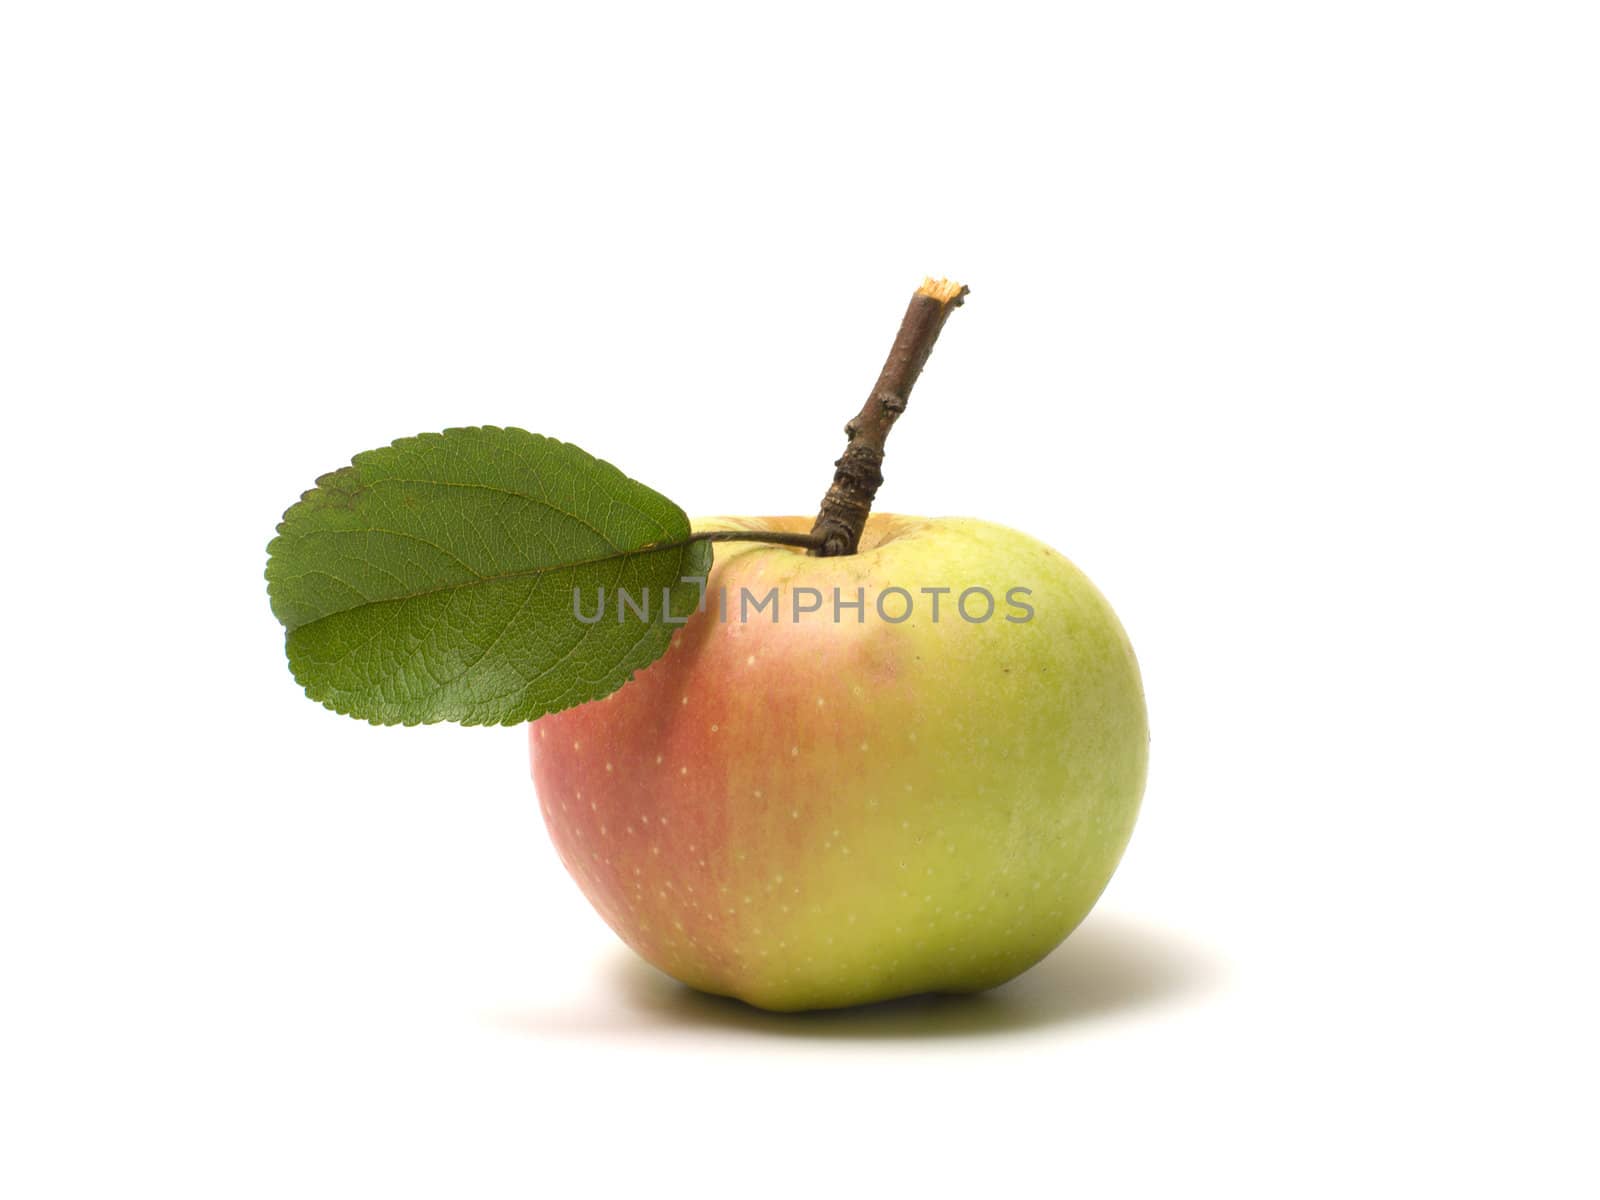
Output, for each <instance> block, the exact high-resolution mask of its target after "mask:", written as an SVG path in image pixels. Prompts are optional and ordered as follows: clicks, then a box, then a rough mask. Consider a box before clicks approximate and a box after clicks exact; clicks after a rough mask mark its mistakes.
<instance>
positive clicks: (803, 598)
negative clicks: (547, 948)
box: [529, 514, 1149, 1011]
mask: <svg viewBox="0 0 1600 1200" xmlns="http://www.w3.org/2000/svg"><path fill="white" fill-rule="evenodd" d="M810 527H811V520H810V518H798V517H796V518H763V519H759V520H755V519H744V518H721V519H717V520H714V521H699V522H696V523H695V528H696V529H707V530H710V529H767V530H783V531H805V530H807V529H809V528H810ZM774 587H776V588H777V589H778V596H777V602H776V604H775V605H766V606H763V607H760V608H755V607H754V606H755V605H756V604H757V602H759V601H762V600H764V599H767V598H768V593H769V592H770V590H771V589H773V588H774ZM835 588H837V589H839V596H840V598H841V600H842V601H843V602H844V605H845V607H842V608H840V609H838V610H835V606H834V595H835V593H834V589H835ZM806 589H812V590H814V591H815V592H816V593H818V594H819V595H820V597H821V598H822V604H821V607H820V608H816V607H814V603H815V599H816V597H814V596H813V594H812V591H808V590H806ZM857 589H861V592H860V593H858V590H857ZM892 589H901V591H893V590H892ZM924 589H932V590H929V591H925V590H924ZM939 589H948V591H941V590H939ZM963 593H967V595H966V596H964V597H963ZM985 594H987V596H988V597H989V598H990V600H991V601H992V604H993V607H992V611H991V612H989V615H988V616H987V617H986V618H985V619H979V618H980V617H983V614H984V610H985V608H986V604H985V600H984V595H985ZM746 595H748V599H746ZM858 595H860V596H861V597H863V598H864V603H863V604H862V606H861V608H860V609H859V610H858V609H856V608H855V607H853V604H854V602H855V601H856V600H857V598H858ZM723 597H726V601H725V604H724V600H723ZM586 602H588V603H592V598H590V599H589V600H588V601H586ZM935 603H936V604H937V606H938V608H937V613H935V609H934V604H935ZM724 607H725V609H726V618H724ZM741 608H742V609H743V611H741ZM753 608H754V611H751V610H752V609H753ZM836 617H837V618H838V619H835V618H836ZM741 618H742V619H741ZM529 737H530V742H531V750H532V765H533V778H534V782H535V785H536V787H537V790H538V794H539V799H540V804H541V807H542V809H543V813H544V817H545V821H546V823H547V825H548V826H549V830H550V835H551V837H552V838H553V839H554V842H555V845H556V849H557V851H558V852H559V854H560V857H561V860H562V862H563V863H564V864H565V866H566V868H567V870H568V871H569V872H570V873H571V874H572V876H573V878H574V879H576V880H577V882H578V885H579V886H580V887H581V888H582V889H583V891H584V893H585V895H587V896H588V898H589V900H590V901H591V902H592V903H593V905H594V907H595V908H596V909H597V910H598V911H599V913H600V915H601V916H602V917H603V918H604V919H605V920H606V921H607V923H609V924H610V926H611V927H612V929H614V930H615V931H616V932H617V934H618V935H619V936H620V937H621V938H622V939H623V941H625V942H626V943H627V944H628V945H629V946H631V947H633V949H634V950H636V951H637V952H638V953H639V954H641V955H642V956H643V957H644V958H645V959H647V960H648V961H649V962H651V963H653V964H654V965H655V966H657V967H659V968H660V969H661V970H663V971H665V972H666V973H667V974H669V975H672V976H674V977H676V978H677V979H679V980H682V981H683V982H684V983H686V984H689V985H690V986H692V987H695V988H699V989H701V990H703V991H707V992H714V993H719V994H723V995H728V996H736V997H739V998H740V999H742V1000H745V1001H747V1002H749V1003H750V1004H753V1005H757V1006H759V1007H761V1008H766V1009H774V1010H782V1011H793V1010H800V1009H815V1008H834V1007H841V1006H845V1005H854V1004H865V1003H870V1002H873V1001H879V1000H887V999H890V998H893V997H897V996H906V995H912V994H916V993H923V992H975V991H979V990H982V989H984V988H989V987H993V986H995V985H997V984H1000V983H1003V982H1004V981H1006V980H1008V979H1010V978H1012V977H1013V976H1015V975H1017V974H1018V973H1020V972H1022V971H1024V970H1026V969H1027V968H1028V967H1029V966H1030V965H1032V964H1033V963H1035V962H1037V961H1038V960H1039V959H1041V958H1042V957H1044V956H1045V955H1046V954H1048V953H1049V952H1050V951H1051V949H1053V948H1054V947H1055V946H1056V945H1057V944H1059V943H1060V942H1061V940H1062V939H1063V938H1065V937H1066V936H1067V934H1068V933H1070V932H1071V931H1072V930H1073V928H1074V927H1075V926H1077V924H1078V923H1079V922H1080V921H1082V920H1083V918H1084V916H1085V915H1086V914H1087V913H1088V912H1089V909H1090V908H1091V906H1092V905H1093V904H1094V902H1095V901H1096V899H1098V898H1099V896H1100V893H1101V892H1102V890H1103V889H1104V888H1105V886H1106V884H1107V882H1108V881H1109V880H1110V878H1111V874H1112V871H1113V870H1114V869H1115V868H1116V866H1117V862H1118V860H1119V859H1120V858H1121V856H1122V852H1123V849H1124V847H1125V846H1126V845H1127V842H1128V838H1129V836H1130V834H1131V832H1132V830H1133V823H1134V818H1135V816H1136V814H1137V812H1138V808H1139V802H1140V798H1141V796H1142V794H1143V791H1144V782H1145V766H1146V759H1147V754H1148V749H1149V733H1148V727H1147V724H1146V717H1145V705H1144V694H1143V689H1142V686H1141V683H1140V678H1139V669H1138V665H1137V663H1136V662H1135V660H1134V655H1133V650H1132V647H1131V646H1130V645H1129V643H1128V639H1127V636H1126V635H1125V634H1124V633H1123V630H1122V627H1121V625H1120V624H1119V623H1118V621H1117V618H1116V616H1115V614H1114V613H1113V612H1112V611H1111V608H1110V606H1109V605H1108V604H1107V603H1106V601H1105V599H1104V597H1102V596H1101V595H1100V593H1099V592H1098V591H1097V590H1096V589H1095V587H1094V585H1093V584H1091V583H1090V582H1089V580H1088V579H1087V578H1086V577H1085V576H1084V575H1083V574H1082V573H1081V572H1080V571H1078V570H1077V568H1075V567H1074V566H1073V565H1072V564H1071V563H1070V562H1068V561H1067V560H1066V559H1065V558H1064V557H1063V556H1062V555H1060V554H1059V553H1057V552H1056V551H1054V550H1052V549H1050V548H1049V547H1048V546H1045V545H1043V544H1042V543H1040V542H1038V541H1035V540H1034V539H1032V538H1030V537H1027V536H1025V535H1023V534H1021V533H1018V532H1015V531H1014V530H1010V529H1006V528H1003V527H1001V526H998V525H993V524H989V523H987V522H984V521H978V520H970V519H964V518H943V519H924V518H916V517H905V516H896V515H892V514H873V515H872V516H871V517H870V518H869V519H868V521H867V525H866V529H865V533H864V536H863V538H862V541H861V547H860V550H859V552H858V553H855V554H850V555H842V556H836V557H812V556H808V555H807V554H806V553H805V551H804V550H803V549H795V548H793V547H787V546H774V545H764V544H757V543H737V544H727V545H720V546H718V547H717V550H716V561H715V566H714V567H713V569H712V572H711V576H710V578H709V580H708V583H707V589H706V602H705V604H704V605H703V607H702V609H701V611H699V612H698V613H697V614H695V615H694V616H693V617H692V618H691V619H690V620H689V621H688V623H687V624H686V625H684V627H683V628H682V629H680V630H679V631H678V632H677V633H676V634H675V635H674V638H673V643H672V646H671V648H670V649H669V650H668V651H667V653H666V654H665V655H664V656H663V657H662V658H661V659H660V660H659V661H657V662H656V663H655V664H653V665H652V666H650V667H649V668H648V669H646V670H644V671H642V672H640V673H639V674H638V675H637V676H636V677H635V678H634V679H633V680H632V681H631V682H629V683H627V684H626V685H624V686H623V687H622V689H621V690H619V691H617V692H615V693H613V694H612V695H611V696H608V697H606V698H605V699H603V700H598V701H595V702H592V703H589V704H584V705H581V706H579V707H576V708H572V709H568V710H566V711H564V712H558V713H554V714H551V715H549V716H546V717H543V718H541V719H539V720H538V721H536V722H534V723H533V724H531V725H530V726H529Z"/></svg>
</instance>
